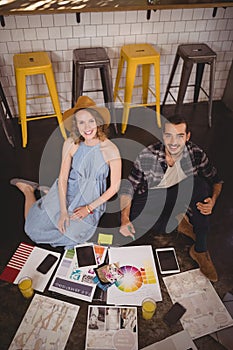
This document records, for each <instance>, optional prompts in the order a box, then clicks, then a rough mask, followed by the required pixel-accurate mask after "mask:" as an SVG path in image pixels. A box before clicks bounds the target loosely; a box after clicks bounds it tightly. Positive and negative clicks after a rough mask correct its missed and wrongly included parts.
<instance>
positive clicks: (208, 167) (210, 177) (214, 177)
mask: <svg viewBox="0 0 233 350" xmlns="http://www.w3.org/2000/svg"><path fill="white" fill-rule="evenodd" d="M200 156H201V157H200V160H201V161H200V164H199V173H200V175H201V176H203V177H205V178H206V180H207V181H208V182H209V183H210V184H212V185H213V184H216V183H223V180H222V179H221V178H220V177H219V175H218V173H217V169H216V168H215V166H214V165H213V164H212V163H211V161H210V160H209V158H208V157H207V155H206V153H205V152H204V151H202V152H201V155H200Z"/></svg>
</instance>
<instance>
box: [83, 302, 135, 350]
mask: <svg viewBox="0 0 233 350" xmlns="http://www.w3.org/2000/svg"><path fill="white" fill-rule="evenodd" d="M94 349H96V350H100V349H108V350H137V349H138V334H137V308H136V307H131V308H125V307H114V306H99V305H92V306H90V305H89V307H88V316H87V331H86V344H85V350H94Z"/></svg>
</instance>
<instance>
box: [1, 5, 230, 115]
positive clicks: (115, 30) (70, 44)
mask: <svg viewBox="0 0 233 350" xmlns="http://www.w3.org/2000/svg"><path fill="white" fill-rule="evenodd" d="M212 14H213V9H209V8H207V9H205V8H200V9H183V10H182V9H177V10H161V11H156V12H154V11H152V12H151V19H150V20H147V19H146V11H132V12H107V13H81V23H79V24H78V23H77V22H76V15H75V14H56V15H50V14H49V15H45V14H44V15H30V16H8V17H5V22H6V26H5V27H1V28H0V79H1V82H2V85H3V87H4V91H5V94H6V96H7V99H8V102H9V105H10V107H11V109H12V112H13V114H14V115H16V116H17V113H18V111H17V98H16V89H15V77H14V68H13V55H14V54H15V53H20V52H30V51H39V50H42V51H47V52H48V53H49V55H50V58H51V61H52V65H53V69H54V73H55V78H56V82H57V88H58V93H59V98H60V103H61V109H62V112H63V111H65V110H66V109H68V108H70V104H71V80H72V52H73V50H74V49H76V48H80V47H94V46H102V47H105V48H106V49H107V52H108V55H109V57H110V60H111V67H112V76H113V83H115V77H116V72H117V64H118V58H119V52H120V48H121V46H122V45H125V44H127V43H150V44H152V45H154V47H155V48H156V50H158V51H159V52H160V57H161V79H160V84H161V101H162V100H163V96H164V93H165V89H166V86H167V82H168V78H169V75H170V71H171V67H172V64H173V60H174V56H175V53H176V49H177V46H178V45H179V44H181V43H191V42H204V43H206V44H208V45H209V46H210V47H211V48H212V49H213V50H214V51H215V52H216V53H217V67H216V75H215V92H214V99H216V100H217V99H221V97H222V95H223V91H224V87H225V84H226V79H227V76H228V71H229V69H230V66H231V62H232V59H233V7H228V8H226V9H224V8H218V11H217V15H216V17H213V16H212ZM208 68H209V67H206V68H205V73H204V78H203V82H204V83H203V86H204V87H205V88H207V89H208V77H209V76H208ZM180 69H181V64H180V66H179V69H178V70H177V74H176V76H175V81H176V82H177V83H178V82H179V77H180V75H179V73H180ZM152 73H153V71H152ZM140 74H141V71H140V69H139V70H138V72H137V75H138V78H137V80H138V81H140ZM193 76H194V72H193V74H192V79H193ZM152 81H153V75H152V77H151V82H152ZM96 86H97V87H100V86H101V84H100V76H99V72H98V70H87V71H86V74H85V88H94V87H96ZM46 89H47V87H46V85H45V83H44V79H43V78H42V77H41V76H34V77H30V78H28V79H27V92H28V95H33V94H38V93H42V92H44V91H46ZM89 95H90V97H92V98H94V99H95V100H96V101H97V102H98V103H103V96H102V93H101V92H98V93H89ZM139 95H140V89H136V90H135V92H134V101H139ZM192 96H193V93H192V90H191V88H189V89H188V92H187V94H186V98H185V102H189V101H191V100H192ZM200 99H203V100H205V99H206V97H205V95H204V94H203V93H200ZM169 102H172V100H171V99H168V100H167V103H169ZM27 112H28V114H29V115H35V114H40V113H41V112H43V113H50V112H52V106H51V103H50V100H49V99H46V98H45V99H39V100H36V101H34V102H32V100H31V102H30V103H28V105H27Z"/></svg>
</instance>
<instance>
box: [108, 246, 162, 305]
mask: <svg viewBox="0 0 233 350" xmlns="http://www.w3.org/2000/svg"><path fill="white" fill-rule="evenodd" d="M109 263H117V264H118V266H119V268H120V270H121V272H122V273H123V275H124V276H123V278H121V279H120V280H119V281H117V282H115V284H114V285H112V286H111V287H110V288H108V290H107V303H108V304H115V305H138V306H141V304H142V300H143V299H144V298H146V297H148V296H149V297H152V298H154V299H155V300H156V301H161V300H162V295H161V290H160V285H159V279H158V275H157V270H156V267H155V261H154V256H153V252H152V247H151V246H150V245H148V246H147V245H144V246H135V247H117V248H114V247H110V248H109Z"/></svg>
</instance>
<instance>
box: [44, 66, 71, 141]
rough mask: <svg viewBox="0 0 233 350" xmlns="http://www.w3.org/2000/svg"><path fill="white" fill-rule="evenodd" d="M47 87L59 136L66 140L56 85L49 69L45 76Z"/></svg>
mask: <svg viewBox="0 0 233 350" xmlns="http://www.w3.org/2000/svg"><path fill="white" fill-rule="evenodd" d="M45 78H46V82H47V86H48V89H49V93H50V97H51V100H52V104H53V108H54V111H55V114H56V116H57V120H58V124H59V127H60V130H61V134H62V136H63V137H64V139H66V138H67V135H66V131H65V128H64V125H63V119H62V114H61V108H60V103H59V100H58V93H57V89H56V83H55V79H54V75H53V71H52V70H51V69H49V70H48V71H47V72H46V74H45Z"/></svg>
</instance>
